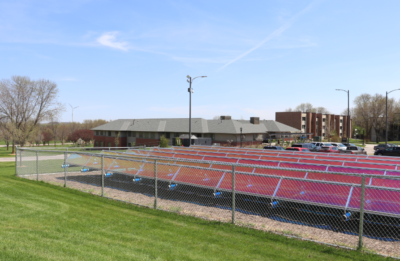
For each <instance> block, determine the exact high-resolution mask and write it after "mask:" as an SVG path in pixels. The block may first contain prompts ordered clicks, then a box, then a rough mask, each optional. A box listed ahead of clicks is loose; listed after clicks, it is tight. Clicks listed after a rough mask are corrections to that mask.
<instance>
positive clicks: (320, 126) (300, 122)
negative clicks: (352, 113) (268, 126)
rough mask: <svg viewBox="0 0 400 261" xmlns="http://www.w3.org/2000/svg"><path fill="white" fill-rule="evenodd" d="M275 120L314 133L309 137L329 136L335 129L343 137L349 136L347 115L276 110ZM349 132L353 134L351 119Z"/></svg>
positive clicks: (304, 131)
mask: <svg viewBox="0 0 400 261" xmlns="http://www.w3.org/2000/svg"><path fill="white" fill-rule="evenodd" d="M275 121H277V122H280V123H283V124H286V125H289V126H291V127H293V128H296V129H300V130H301V132H303V133H313V135H309V138H313V137H316V136H320V137H328V136H329V135H330V134H331V135H332V132H333V131H336V134H337V135H339V137H341V138H345V137H346V138H347V134H348V132H347V116H343V115H334V114H322V113H315V112H300V111H294V112H276V113H275ZM349 134H350V135H351V119H350V133H349ZM350 137H351V136H350Z"/></svg>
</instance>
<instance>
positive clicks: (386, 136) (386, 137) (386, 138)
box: [385, 89, 400, 148]
mask: <svg viewBox="0 0 400 261" xmlns="http://www.w3.org/2000/svg"><path fill="white" fill-rule="evenodd" d="M399 90H400V89H395V90H391V91H390V92H386V135H385V148H387V141H388V118H387V100H388V94H389V93H391V92H394V91H399Z"/></svg>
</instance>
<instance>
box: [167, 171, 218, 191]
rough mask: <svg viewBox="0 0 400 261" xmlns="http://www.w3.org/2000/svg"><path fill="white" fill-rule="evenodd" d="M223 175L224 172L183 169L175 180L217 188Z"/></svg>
mask: <svg viewBox="0 0 400 261" xmlns="http://www.w3.org/2000/svg"><path fill="white" fill-rule="evenodd" d="M223 174H224V172H223V171H216V170H209V169H193V168H185V167H182V168H181V169H180V171H179V173H178V175H176V177H175V179H174V180H175V181H177V182H184V183H189V184H196V185H201V186H207V187H212V188H215V187H216V186H217V185H218V182H219V181H220V180H221V178H222V175H223Z"/></svg>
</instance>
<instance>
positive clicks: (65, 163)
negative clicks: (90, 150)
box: [64, 152, 68, 188]
mask: <svg viewBox="0 0 400 261" xmlns="http://www.w3.org/2000/svg"><path fill="white" fill-rule="evenodd" d="M67 171H68V166H67V152H64V188H66V187H67Z"/></svg>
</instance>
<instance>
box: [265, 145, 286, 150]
mask: <svg viewBox="0 0 400 261" xmlns="http://www.w3.org/2000/svg"><path fill="white" fill-rule="evenodd" d="M264 150H285V148H284V147H281V146H265V147H264Z"/></svg>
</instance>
